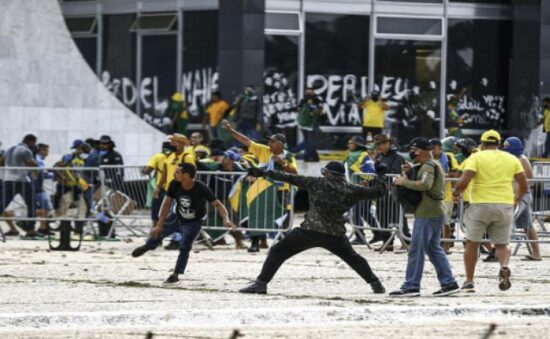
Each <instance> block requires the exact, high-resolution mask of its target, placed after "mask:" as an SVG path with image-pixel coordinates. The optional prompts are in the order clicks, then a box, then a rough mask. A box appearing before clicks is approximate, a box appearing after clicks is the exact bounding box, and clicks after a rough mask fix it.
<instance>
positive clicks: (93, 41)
mask: <svg viewBox="0 0 550 339" xmlns="http://www.w3.org/2000/svg"><path fill="white" fill-rule="evenodd" d="M74 42H75V44H76V47H78V50H79V51H80V54H82V57H84V60H86V63H88V66H90V68H91V69H92V70H93V72H94V73H95V72H96V62H97V54H96V53H97V38H95V37H93V38H75V39H74Z"/></svg>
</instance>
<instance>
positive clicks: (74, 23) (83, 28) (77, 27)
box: [65, 17, 96, 33]
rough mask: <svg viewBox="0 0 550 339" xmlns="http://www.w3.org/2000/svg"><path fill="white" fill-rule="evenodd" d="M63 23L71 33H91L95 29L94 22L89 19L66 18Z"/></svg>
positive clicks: (92, 19)
mask: <svg viewBox="0 0 550 339" xmlns="http://www.w3.org/2000/svg"><path fill="white" fill-rule="evenodd" d="M65 23H66V24H67V28H68V29H69V31H70V32H71V33H93V32H94V31H95V28H96V20H95V18H94V17H91V18H66V19H65Z"/></svg>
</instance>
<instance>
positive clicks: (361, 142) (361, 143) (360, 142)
mask: <svg viewBox="0 0 550 339" xmlns="http://www.w3.org/2000/svg"><path fill="white" fill-rule="evenodd" d="M350 141H351V142H353V143H354V144H356V145H357V146H359V147H365V139H363V137H362V136H360V135H354V136H352V137H351V139H350Z"/></svg>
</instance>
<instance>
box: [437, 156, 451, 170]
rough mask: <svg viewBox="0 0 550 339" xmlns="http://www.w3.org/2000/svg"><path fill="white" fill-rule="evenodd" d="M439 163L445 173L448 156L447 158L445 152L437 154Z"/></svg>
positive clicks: (447, 167)
mask: <svg viewBox="0 0 550 339" xmlns="http://www.w3.org/2000/svg"><path fill="white" fill-rule="evenodd" d="M439 163H440V164H441V168H443V171H444V172H445V173H449V158H447V154H445V152H441V155H440V156H439Z"/></svg>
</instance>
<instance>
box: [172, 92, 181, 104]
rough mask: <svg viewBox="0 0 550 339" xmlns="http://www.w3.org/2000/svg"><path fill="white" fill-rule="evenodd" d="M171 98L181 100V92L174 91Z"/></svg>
mask: <svg viewBox="0 0 550 339" xmlns="http://www.w3.org/2000/svg"><path fill="white" fill-rule="evenodd" d="M172 100H174V101H180V102H181V101H183V94H181V93H180V92H176V93H174V94H173V95H172Z"/></svg>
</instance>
